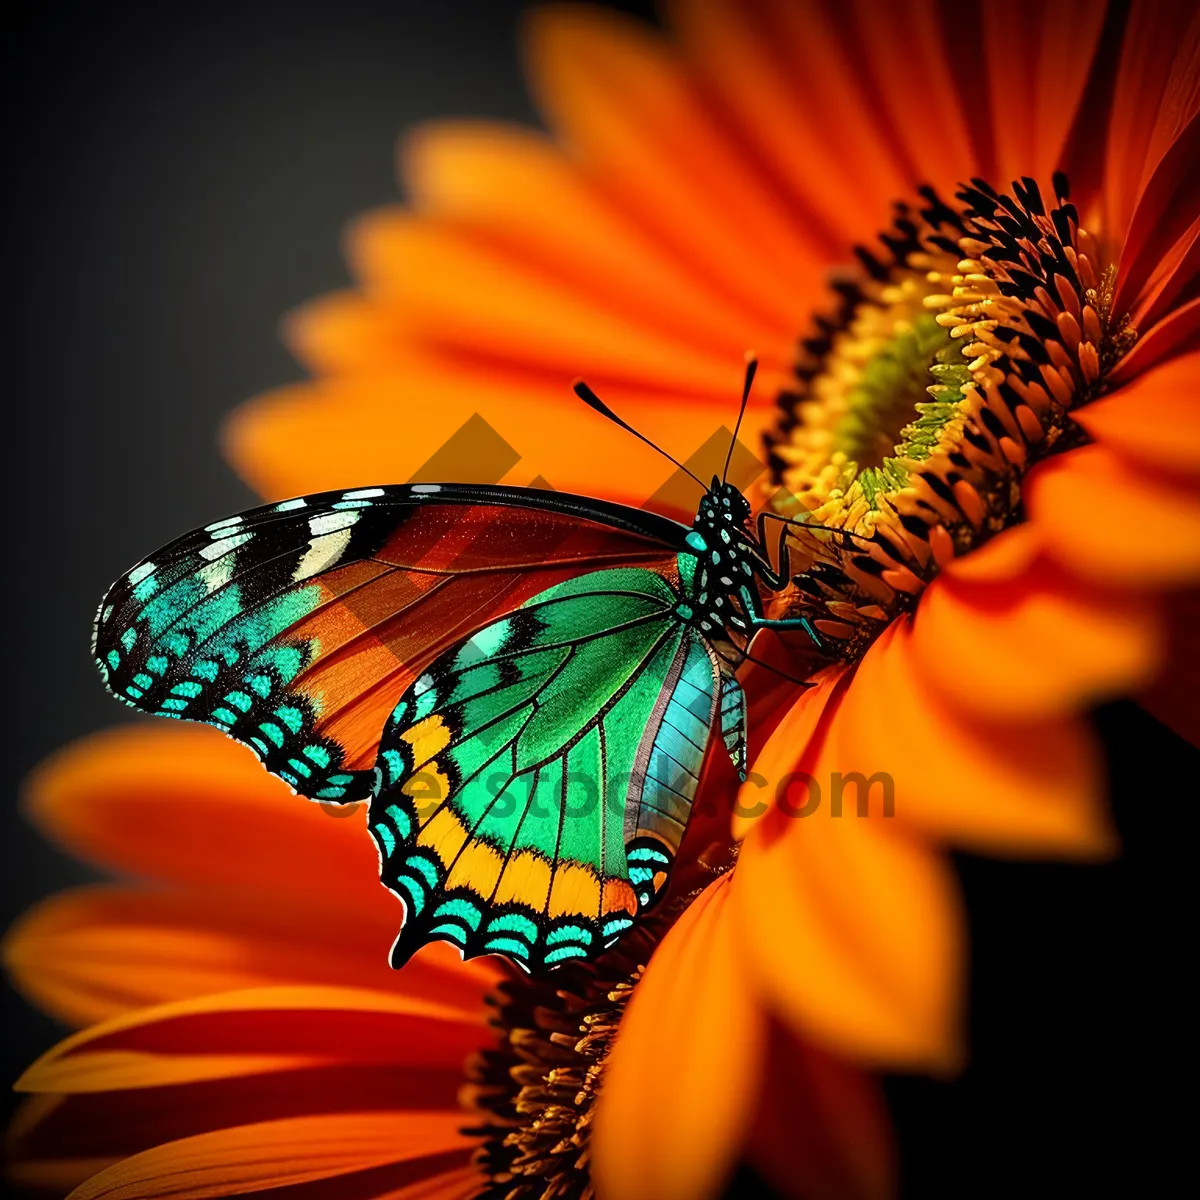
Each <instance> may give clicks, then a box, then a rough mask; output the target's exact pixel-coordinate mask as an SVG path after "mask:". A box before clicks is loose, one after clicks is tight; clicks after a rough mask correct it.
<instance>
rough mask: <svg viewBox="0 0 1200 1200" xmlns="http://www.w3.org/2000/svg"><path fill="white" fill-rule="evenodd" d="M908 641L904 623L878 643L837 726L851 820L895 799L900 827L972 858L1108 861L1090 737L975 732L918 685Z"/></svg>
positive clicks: (1026, 729) (1049, 729) (984, 728)
mask: <svg viewBox="0 0 1200 1200" xmlns="http://www.w3.org/2000/svg"><path fill="white" fill-rule="evenodd" d="M919 619H920V618H918V620H919ZM910 640H911V632H910V626H909V623H908V621H907V620H901V621H896V622H894V623H893V624H892V626H891V627H890V628H888V629H887V630H885V631H884V632H883V633H882V634H881V635H880V637H879V639H878V640H877V641H876V642H875V644H874V645H873V646H872V647H871V648H870V650H868V651H867V654H866V656H865V657H864V658H863V660H862V662H861V663H860V664H859V666H858V669H857V671H856V673H855V676H854V680H853V682H852V683H851V685H850V687H849V688H848V690H847V692H846V697H845V699H844V700H843V702H842V705H841V707H840V709H839V710H838V712H837V715H836V717H835V719H834V722H833V727H832V730H831V733H830V747H829V751H828V758H829V759H831V760H835V761H836V762H837V763H838V765H839V769H840V770H841V772H842V775H841V778H842V779H843V780H845V781H846V784H845V788H844V803H845V804H846V805H847V808H846V809H844V811H848V806H849V804H851V803H853V804H854V805H859V804H862V803H869V804H870V805H871V811H872V812H873V813H875V814H878V812H879V811H880V807H879V806H882V805H883V804H884V803H885V802H886V800H887V798H888V793H889V791H890V793H891V801H892V804H893V805H894V809H893V811H894V813H895V818H896V821H897V822H898V823H899V824H908V825H912V826H915V827H916V829H917V830H918V831H919V832H920V833H923V834H928V835H932V836H933V837H935V838H938V839H941V840H944V841H948V842H951V843H954V844H956V845H959V846H965V847H967V848H968V849H971V850H975V851H983V852H985V853H1001V854H1019V855H1021V856H1023V857H1024V856H1029V855H1031V854H1054V855H1067V856H1070V857H1085V858H1094V857H1097V856H1106V855H1108V854H1110V853H1111V852H1112V851H1113V849H1114V845H1115V839H1114V835H1113V833H1112V831H1111V829H1110V827H1109V824H1108V821H1107V818H1106V815H1105V812H1104V807H1103V804H1102V800H1103V796H1104V783H1103V774H1102V763H1101V759H1100V753H1099V747H1098V745H1097V744H1096V742H1095V739H1094V737H1093V735H1092V734H1091V732H1090V730H1089V729H1088V728H1087V727H1086V725H1085V724H1084V723H1083V722H1082V721H1079V720H1073V719H1050V720H1045V721H1039V722H1036V723H1035V724H1032V725H1013V724H998V723H991V724H987V725H983V724H979V723H977V722H972V721H970V720H969V719H968V718H967V715H966V714H964V713H962V712H956V711H955V710H954V709H953V708H952V707H951V706H949V705H947V704H946V703H945V702H944V701H942V700H941V699H939V698H938V697H937V696H936V695H935V694H934V693H933V692H931V691H930V689H929V688H928V687H926V686H925V685H924V684H922V682H921V679H920V672H919V671H917V670H915V669H914V668H913V663H912V651H911V646H910ZM852 773H857V776H858V778H857V779H854V776H853V774H852ZM877 778H878V782H872V781H873V780H876V779H877ZM830 782H831V785H832V783H833V781H832V780H831V781H830ZM852 782H853V784H854V786H853V787H851V783H852Z"/></svg>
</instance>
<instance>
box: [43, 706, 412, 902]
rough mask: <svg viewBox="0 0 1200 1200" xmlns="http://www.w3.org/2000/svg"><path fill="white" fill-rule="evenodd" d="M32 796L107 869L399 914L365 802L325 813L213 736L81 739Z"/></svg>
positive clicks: (175, 733) (67, 839) (137, 731)
mask: <svg viewBox="0 0 1200 1200" xmlns="http://www.w3.org/2000/svg"><path fill="white" fill-rule="evenodd" d="M26 799H27V803H28V806H29V810H30V813H31V815H32V816H33V818H34V819H35V820H36V821H37V823H38V825H39V826H40V827H41V828H42V829H43V830H45V831H46V833H47V834H48V835H49V836H50V837H51V838H53V839H54V840H55V841H57V842H58V843H59V844H60V845H62V846H64V847H65V848H66V849H67V850H69V851H70V852H71V853H72V854H74V855H75V856H76V857H79V858H83V859H86V860H88V861H90V862H93V863H96V864H97V865H99V866H101V867H104V868H107V869H109V870H113V871H117V872H121V873H127V874H132V875H143V876H147V877H150V878H155V879H163V880H167V881H171V882H176V883H190V884H203V885H208V886H217V887H239V886H241V887H251V888H263V889H272V890H278V891H279V892H282V893H283V894H284V895H287V896H292V895H296V894H300V895H301V896H302V897H314V896H316V897H319V898H320V899H321V900H322V901H323V902H328V903H330V904H331V905H338V906H342V907H343V908H347V907H353V908H354V909H356V910H359V911H361V910H365V911H367V912H368V913H369V912H371V911H372V910H374V911H375V912H377V913H379V914H380V917H379V919H382V914H383V913H384V912H385V911H388V910H390V911H392V912H393V913H395V911H396V909H395V908H394V906H392V905H390V904H389V902H388V900H387V894H386V893H384V894H383V896H381V895H380V892H381V891H382V889H381V888H380V887H379V886H378V884H377V879H378V874H379V863H378V858H377V855H376V852H375V848H374V846H373V845H372V843H371V839H370V837H369V836H368V835H367V832H366V830H365V828H364V823H365V811H364V810H365V808H366V806H365V805H358V806H356V807H357V811H356V812H355V813H352V814H351V815H348V816H347V815H346V813H345V810H337V811H336V812H335V814H334V815H333V816H331V815H328V814H327V813H326V812H325V810H324V809H323V808H322V807H321V806H320V805H318V804H314V803H312V802H311V801H309V800H304V799H301V798H300V797H298V796H294V795H292V793H291V792H290V790H289V789H288V788H287V786H286V785H285V784H283V783H282V782H281V781H280V780H278V779H276V778H275V777H274V776H272V775H269V774H268V773H267V772H266V771H264V770H263V769H262V767H261V766H259V765H258V763H257V761H256V760H255V758H254V755H253V754H252V753H251V752H250V751H249V750H247V749H246V748H244V747H242V746H239V745H237V744H236V743H234V742H232V741H230V740H229V739H228V738H225V737H223V736H222V735H221V734H220V733H218V732H217V731H216V730H215V729H208V728H206V727H204V726H199V725H182V724H180V725H175V724H172V725H167V724H165V723H161V724H149V725H144V724H143V725H131V726H123V727H121V728H118V729H111V730H108V731H107V732H105V733H100V734H96V735H94V736H92V737H87V738H83V739H81V740H80V741H78V742H74V743H73V744H71V745H70V746H68V747H66V748H65V749H63V750H60V751H59V752H58V753H57V754H55V755H53V756H52V757H51V758H49V759H47V760H46V761H45V762H44V763H42V765H41V766H39V767H38V768H37V769H36V770H35V771H34V772H33V773H32V774H31V775H30V777H29V779H28V781H27V784H26ZM360 906H361V907H360Z"/></svg>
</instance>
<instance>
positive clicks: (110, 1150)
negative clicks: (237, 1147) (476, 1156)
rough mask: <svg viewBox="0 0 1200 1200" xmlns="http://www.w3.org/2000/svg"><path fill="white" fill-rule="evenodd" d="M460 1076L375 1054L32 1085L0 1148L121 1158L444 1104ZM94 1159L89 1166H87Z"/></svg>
mask: <svg viewBox="0 0 1200 1200" xmlns="http://www.w3.org/2000/svg"><path fill="white" fill-rule="evenodd" d="M461 1084H462V1069H461V1065H460V1064H458V1063H454V1064H447V1065H445V1066H443V1067H439V1068H427V1067H406V1068H404V1069H397V1067H396V1065H395V1064H394V1063H386V1062H384V1063H378V1064H361V1063H352V1064H337V1065H333V1066H331V1065H327V1064H318V1065H314V1066H307V1067H297V1068H294V1069H291V1070H287V1071H276V1072H271V1073H267V1072H264V1073H259V1074H254V1073H251V1074H240V1075H230V1076H228V1077H227V1078H223V1079H222V1078H210V1079H191V1080H188V1081H186V1082H183V1083H177V1084H171V1083H159V1084H157V1085H154V1086H150V1085H149V1084H147V1086H143V1087H133V1088H122V1089H119V1090H113V1091H97V1092H83V1091H76V1092H72V1093H71V1094H69V1095H61V1096H60V1095H55V1094H53V1093H47V1094H35V1095H33V1096H31V1097H29V1098H28V1099H27V1100H25V1101H24V1103H23V1104H22V1107H21V1109H20V1110H19V1112H18V1114H17V1117H16V1119H15V1121H14V1122H13V1124H12V1126H11V1127H10V1129H9V1131H8V1136H7V1147H6V1148H7V1154H8V1157H9V1159H10V1160H11V1161H17V1162H26V1163H27V1162H36V1161H48V1160H50V1159H55V1158H58V1159H71V1160H78V1159H88V1158H96V1157H109V1158H123V1157H126V1156H127V1155H130V1154H138V1153H140V1152H141V1151H143V1150H148V1149H150V1147H151V1146H158V1145H162V1144H163V1143H164V1142H173V1141H176V1140H178V1139H179V1138H184V1137H194V1136H195V1135H197V1134H200V1133H210V1132H212V1131H213V1130H217V1129H228V1128H230V1127H231V1126H234V1125H251V1124H256V1123H257V1122H259V1121H269V1120H278V1119H280V1118H283V1117H303V1116H318V1115H322V1114H332V1113H353V1112H362V1111H364V1110H367V1111H372V1112H383V1111H385V1110H387V1111H395V1112H400V1111H408V1112H418V1111H423V1112H429V1111H447V1112H448V1111H449V1110H450V1109H452V1108H454V1107H456V1105H457V1093H458V1089H459V1088H460V1086H461ZM464 1116H465V1114H464ZM104 1165H106V1164H104ZM99 1169H100V1168H99V1167H93V1168H92V1170H91V1171H89V1172H87V1174H94V1173H95V1171H96V1170H99ZM87 1174H83V1175H79V1176H77V1177H76V1178H75V1179H74V1180H73V1182H74V1183H78V1182H79V1181H80V1180H82V1179H85V1178H86V1177H87Z"/></svg>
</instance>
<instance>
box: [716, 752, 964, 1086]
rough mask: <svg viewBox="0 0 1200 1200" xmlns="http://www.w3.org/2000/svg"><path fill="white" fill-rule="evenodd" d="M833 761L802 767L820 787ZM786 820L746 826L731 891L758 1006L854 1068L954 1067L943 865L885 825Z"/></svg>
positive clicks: (951, 933) (957, 981)
mask: <svg viewBox="0 0 1200 1200" xmlns="http://www.w3.org/2000/svg"><path fill="white" fill-rule="evenodd" d="M832 762H833V760H830V759H829V758H828V757H827V756H826V755H822V756H821V757H820V758H819V760H818V762H817V763H816V764H814V767H813V768H812V770H811V772H810V773H811V774H812V775H813V776H814V778H815V779H816V780H817V781H818V785H819V786H823V784H824V781H825V780H827V779H828V778H830V769H831V767H832ZM809 794H810V796H812V795H819V793H818V792H816V791H815V790H813V789H812V788H811V787H810V792H809ZM822 799H823V797H822ZM786 824H787V826H788V827H787V828H786V829H785V830H783V832H782V833H779V834H778V835H777V836H774V837H768V836H764V835H766V834H767V833H768V832H769V831H768V830H767V829H765V828H758V829H755V830H753V831H752V832H751V835H750V836H749V837H747V838H746V840H745V841H744V842H743V843H742V852H741V855H740V856H739V858H738V864H737V868H736V869H735V871H734V878H733V886H732V889H731V891H732V896H731V899H732V902H733V906H734V907H733V912H734V915H735V917H736V919H737V923H738V929H739V932H740V937H741V939H742V941H743V944H744V947H745V953H746V956H747V958H748V959H749V961H750V963H751V969H752V973H753V976H754V978H755V979H756V981H757V986H758V987H759V988H760V989H761V990H762V992H763V994H764V996H765V997H766V998H767V1000H768V1003H769V1004H770V1005H771V1006H772V1008H773V1009H774V1010H775V1011H777V1012H778V1013H779V1015H780V1016H781V1017H782V1018H783V1019H784V1020H785V1021H786V1022H787V1023H788V1025H789V1026H790V1027H791V1029H792V1030H793V1032H794V1033H795V1034H796V1036H798V1037H808V1038H811V1039H815V1040H816V1041H817V1042H819V1043H820V1044H822V1045H824V1046H825V1047H826V1048H828V1049H831V1050H833V1051H834V1052H835V1053H839V1054H843V1055H845V1056H847V1057H849V1058H851V1059H853V1060H855V1061H859V1062H865V1063H868V1064H871V1065H875V1066H887V1067H904V1068H910V1067H915V1068H921V1069H925V1068H929V1069H933V1070H938V1071H943V1070H946V1069H949V1068H953V1067H955V1066H956V1065H957V1063H958V1062H959V1060H960V1058H961V1054H962V1051H961V1045H960V1031H959V1014H958V1001H959V992H960V989H961V985H962V979H961V975H962V917H961V914H960V911H959V898H958V891H957V887H956V885H955V882H954V879H953V877H952V874H951V872H950V870H949V867H948V866H947V864H946V863H945V862H944V861H943V860H942V858H941V856H940V855H939V854H938V853H937V852H935V851H934V850H932V849H931V848H929V847H927V846H926V845H924V844H923V843H922V842H921V841H920V840H918V839H916V838H913V837H912V836H911V833H910V832H909V831H905V830H902V829H900V828H899V827H898V825H897V823H895V822H891V821H877V820H868V819H859V818H858V817H856V816H854V815H852V814H851V813H846V814H845V815H843V816H841V817H833V816H832V815H831V813H830V806H829V804H819V805H818V807H817V808H816V809H815V811H814V812H812V813H811V815H809V816H807V817H799V816H797V817H795V818H793V819H792V820H790V821H788V822H786Z"/></svg>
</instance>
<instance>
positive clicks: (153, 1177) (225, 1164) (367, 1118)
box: [71, 1111, 472, 1200]
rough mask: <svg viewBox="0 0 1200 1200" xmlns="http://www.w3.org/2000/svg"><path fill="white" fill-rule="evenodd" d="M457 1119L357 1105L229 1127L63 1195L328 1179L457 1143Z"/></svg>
mask: <svg viewBox="0 0 1200 1200" xmlns="http://www.w3.org/2000/svg"><path fill="white" fill-rule="evenodd" d="M462 1119H463V1114H462V1113H461V1112H459V1111H454V1112H442V1113H418V1114H414V1113H370V1112H364V1113H354V1114H338V1115H334V1116H318V1117H294V1118H290V1119H285V1120H280V1121H264V1122H262V1123H260V1124H257V1125H241V1126H235V1127H234V1128H232V1129H222V1130H217V1131H215V1132H213V1133H204V1134H200V1135H198V1136H196V1137H191V1138H184V1139H182V1140H180V1141H177V1142H169V1143H168V1144H167V1145H165V1146H157V1147H155V1148H154V1149H153V1150H147V1151H144V1152H143V1153H141V1154H137V1155H134V1156H133V1157H132V1158H127V1159H125V1160H124V1161H123V1162H120V1163H117V1164H116V1165H115V1166H112V1167H109V1168H108V1169H107V1170H104V1171H101V1172H100V1174H99V1175H95V1176H93V1177H92V1178H91V1179H89V1180H88V1181H87V1182H86V1183H84V1184H81V1185H80V1186H79V1187H78V1188H76V1189H75V1191H74V1192H72V1193H71V1200H100V1198H101V1197H104V1198H105V1200H155V1198H158V1197H162V1196H165V1195H170V1196H172V1197H174V1198H176V1200H207V1198H208V1197H213V1196H235V1195H242V1194H245V1193H248V1192H258V1191H263V1190H267V1189H271V1188H281V1187H288V1186H294V1185H296V1184H301V1183H307V1182H312V1181H314V1180H318V1179H330V1178H333V1177H336V1176H342V1175H349V1174H351V1173H352V1172H356V1171H365V1170H368V1169H370V1168H373V1167H380V1166H384V1165H387V1164H389V1163H397V1162H403V1161H405V1160H408V1159H416V1158H425V1157H429V1156H433V1155H439V1154H446V1153H449V1152H452V1151H455V1150H460V1149H465V1148H467V1147H468V1146H470V1145H471V1144H472V1143H471V1139H470V1138H468V1137H467V1135H465V1134H463V1133H461V1132H459V1128H458V1127H459V1126H460V1125H461V1124H462Z"/></svg>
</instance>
